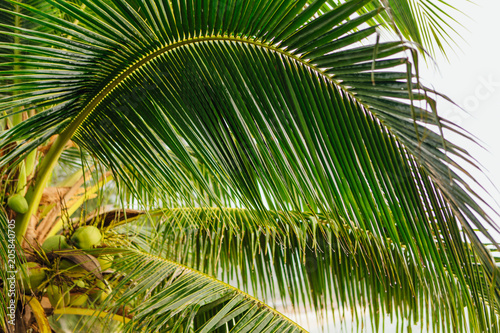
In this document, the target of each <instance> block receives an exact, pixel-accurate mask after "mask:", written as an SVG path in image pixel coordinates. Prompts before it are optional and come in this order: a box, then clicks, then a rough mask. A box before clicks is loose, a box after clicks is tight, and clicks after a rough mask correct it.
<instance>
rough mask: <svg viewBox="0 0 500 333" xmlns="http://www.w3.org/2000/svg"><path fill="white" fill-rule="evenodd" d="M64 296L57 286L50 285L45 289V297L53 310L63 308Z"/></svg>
mask: <svg viewBox="0 0 500 333" xmlns="http://www.w3.org/2000/svg"><path fill="white" fill-rule="evenodd" d="M63 296H64V294H63V291H62V289H61V288H60V287H59V286H56V285H54V284H51V285H49V286H48V287H47V297H48V298H49V301H50V304H51V305H52V307H53V308H54V309H59V308H63V307H64V297H63Z"/></svg>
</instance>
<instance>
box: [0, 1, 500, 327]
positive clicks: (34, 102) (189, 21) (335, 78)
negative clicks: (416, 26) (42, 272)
mask: <svg viewBox="0 0 500 333" xmlns="http://www.w3.org/2000/svg"><path fill="white" fill-rule="evenodd" d="M306 2H307V1H270V0H269V1H258V2H239V1H210V2H209V1H201V0H196V1H187V2H185V1H180V2H177V1H173V2H171V3H168V4H167V3H165V2H163V1H159V0H153V1H149V2H144V3H143V2H140V3H139V2H136V1H125V0H113V1H107V2H101V1H94V0H82V1H81V3H82V4H83V5H85V8H83V7H81V6H77V5H75V4H72V3H70V2H66V1H63V0H48V1H47V3H48V4H50V5H51V6H54V7H55V8H57V9H58V10H59V11H61V12H62V13H64V14H65V15H66V16H67V17H66V18H63V19H61V18H59V17H53V16H50V15H47V14H46V13H45V12H43V11H42V10H39V9H37V8H35V7H33V6H30V5H26V4H23V3H18V4H17V5H18V6H20V7H21V8H23V9H24V10H27V11H28V12H29V13H30V14H29V15H25V14H18V15H17V16H18V17H21V18H23V19H24V20H28V21H32V22H34V23H36V24H37V25H39V26H43V27H46V28H47V29H52V30H53V32H46V30H43V31H41V30H38V29H37V30H31V29H23V30H20V29H19V27H17V28H16V27H9V25H8V24H5V25H2V27H3V28H4V29H5V32H4V35H6V36H11V37H16V38H21V39H23V40H27V41H29V44H22V43H11V42H3V43H2V44H0V46H1V47H2V48H3V49H4V50H12V51H15V50H17V51H20V52H18V53H14V55H12V53H8V54H7V53H6V54H4V57H8V58H15V62H14V64H18V65H19V68H18V69H16V68H13V69H12V70H5V71H3V72H2V76H0V80H1V81H2V82H5V84H3V85H2V86H1V88H0V93H1V94H4V95H5V97H2V98H1V99H0V112H5V113H6V114H7V115H12V114H13V113H14V112H17V111H16V108H19V107H23V108H24V110H33V109H36V110H37V111H38V113H37V114H36V115H35V116H33V117H31V118H29V119H28V120H27V121H24V122H22V123H21V124H19V125H18V126H16V127H14V128H12V129H11V130H9V131H6V132H4V133H2V134H1V136H0V142H1V144H2V145H6V144H9V143H13V142H15V141H17V142H21V144H20V145H18V146H17V147H16V149H14V150H12V152H10V153H9V154H7V155H6V156H3V157H2V160H1V161H0V167H2V166H7V165H10V166H14V165H15V164H16V163H18V162H19V161H20V159H21V158H23V157H24V156H26V154H27V153H29V152H30V151H31V150H33V149H35V148H36V147H37V146H39V145H40V144H41V143H42V142H44V141H46V140H47V139H48V138H49V137H50V136H52V135H54V134H59V138H58V140H57V141H56V142H55V144H54V145H53V147H52V149H51V150H50V151H49V153H48V154H47V155H46V157H45V158H44V162H43V163H42V164H41V165H40V168H39V177H38V178H37V181H36V186H35V187H33V188H31V189H30V192H29V193H28V195H27V197H28V199H29V200H30V203H31V206H30V211H29V212H28V213H27V214H26V215H25V216H24V217H23V219H22V220H21V223H20V224H19V225H20V227H19V228H20V230H18V234H20V235H22V234H23V232H24V231H23V228H25V227H26V226H27V221H29V218H30V216H31V214H33V213H34V212H35V210H36V209H37V206H38V202H37V200H39V197H40V196H41V191H42V190H43V187H44V186H45V183H46V182H47V181H48V179H49V176H50V171H51V169H52V168H53V166H54V165H55V163H56V161H57V158H58V157H59V156H60V154H61V151H62V149H63V147H64V144H65V143H66V142H67V140H69V139H70V138H72V139H73V140H74V141H76V142H77V143H78V144H79V145H80V146H81V147H83V148H85V149H86V150H87V151H89V152H91V153H92V154H93V155H95V156H96V157H97V158H99V159H100V160H101V161H102V162H103V163H105V164H106V165H108V166H109V167H110V168H111V169H112V170H113V171H114V172H115V174H116V175H117V176H118V177H120V179H121V181H123V182H124V183H125V184H127V185H128V187H129V188H130V189H131V190H132V191H133V190H134V185H135V184H137V183H139V184H141V188H144V189H152V190H151V191H150V194H151V195H153V196H156V197H157V198H158V200H160V201H164V202H176V203H177V204H176V205H177V206H215V207H223V206H224V205H223V202H222V200H221V199H220V198H221V197H222V198H230V201H231V202H232V203H233V204H234V205H236V206H239V207H244V208H247V209H248V210H249V211H250V212H252V215H253V216H254V217H256V218H261V215H263V216H267V219H266V221H269V220H270V216H269V208H271V209H272V210H275V211H281V212H284V214H283V216H282V218H283V219H285V221H286V224H287V225H289V228H290V230H300V229H301V228H305V229H306V232H302V233H299V232H295V235H296V236H297V237H298V239H299V243H300V242H302V243H304V242H305V241H306V236H307V235H308V234H312V235H315V234H314V232H313V231H312V230H311V229H310V226H308V225H305V224H300V223H299V222H298V220H297V219H296V218H293V216H292V214H290V213H289V212H290V211H297V212H306V211H307V212H310V214H311V215H312V216H316V217H321V219H324V220H325V221H327V223H328V224H329V225H331V226H332V227H331V229H332V230H333V234H334V236H335V237H336V238H339V239H342V240H343V241H344V242H345V243H346V244H347V246H348V247H347V248H348V249H350V250H352V247H353V246H354V245H355V243H356V242H358V241H359V242H361V243H364V242H362V239H363V237H364V235H365V234H366V233H369V234H372V235H374V236H375V237H376V239H378V240H379V241H380V247H381V248H382V249H388V248H391V246H392V245H391V244H395V245H394V246H395V249H394V251H395V253H394V256H396V257H399V259H398V260H400V261H404V260H406V259H409V260H410V262H411V265H412V267H415V275H416V277H413V276H411V275H410V274H408V272H407V275H408V277H409V278H416V279H421V280H423V281H428V280H429V279H430V281H432V282H431V285H432V288H434V289H431V290H433V291H434V292H436V293H438V294H439V295H443V297H449V298H447V301H448V302H449V305H450V307H449V308H458V309H462V308H463V307H464V306H466V307H467V310H468V311H469V312H470V313H472V314H473V315H470V316H469V324H470V325H471V327H474V328H477V329H482V330H485V329H488V328H489V327H491V325H492V323H493V322H495V320H496V319H495V317H494V316H489V315H487V314H485V312H484V307H487V308H490V307H491V308H495V307H497V306H498V302H499V298H498V291H499V287H498V283H500V275H499V274H498V273H499V272H498V267H497V266H496V265H495V264H494V262H493V260H492V257H491V255H490V253H489V251H488V250H487V249H486V248H485V247H484V246H483V244H482V243H481V241H480V239H479V236H478V234H476V232H475V231H474V230H475V229H479V230H480V233H481V234H482V235H484V236H486V237H487V238H488V239H489V240H491V242H492V243H494V245H495V246H497V247H498V244H497V243H496V242H495V240H494V239H493V238H492V236H491V235H490V233H489V232H488V230H487V229H486V226H488V227H490V228H493V229H495V230H498V227H497V226H496V225H495V224H494V222H493V221H492V220H491V218H489V217H488V216H487V214H486V213H485V212H484V211H483V210H482V209H481V207H480V205H479V204H478V202H479V201H480V200H481V198H478V197H477V196H476V195H475V194H474V192H473V191H472V190H471V189H470V187H469V186H468V185H467V183H466V181H465V180H464V178H467V174H466V173H465V171H464V169H463V168H462V167H461V166H460V163H459V161H466V162H468V161H469V160H470V157H469V156H468V154H467V152H465V151H464V150H463V149H461V148H460V147H458V146H456V145H454V144H453V143H451V142H448V141H447V140H446V139H445V138H444V137H443V135H442V133H443V130H445V129H447V130H452V131H455V132H458V133H460V132H461V131H460V129H457V128H456V127H455V126H454V125H452V124H449V123H448V122H445V121H442V119H440V118H439V117H438V116H437V113H436V109H435V102H434V101H433V100H432V99H431V98H429V97H428V94H429V93H430V91H429V90H428V89H426V88H425V87H423V86H421V85H420V83H419V81H418V78H417V77H416V74H417V73H416V69H417V68H418V62H417V59H416V54H415V53H416V52H415V50H413V49H412V48H411V47H410V46H408V45H406V44H405V43H404V42H389V43H377V44H375V45H368V46H366V45H365V46H360V43H359V42H361V41H362V40H364V39H365V38H366V37H368V36H370V35H372V34H373V33H374V29H370V28H369V29H365V30H359V27H360V26H362V25H363V23H365V22H367V21H369V20H370V19H373V18H378V17H379V16H377V15H379V14H378V12H377V11H376V12H369V13H368V14H366V15H364V16H362V17H357V16H353V14H354V13H356V12H359V11H363V10H366V9H367V8H369V7H366V5H368V4H369V3H370V1H368V0H366V1H365V0H356V1H347V2H345V3H344V4H342V5H341V6H338V7H336V8H335V9H334V10H331V11H328V12H324V13H323V14H322V15H316V14H317V12H318V11H319V10H320V8H324V7H323V6H324V4H325V3H326V1H321V0H320V1H315V2H314V3H312V4H311V5H309V6H305V4H306ZM13 3H15V2H13ZM2 11H3V12H4V13H9V14H12V15H14V14H15V13H12V12H10V11H6V10H2ZM39 17H41V18H39ZM354 17H356V18H354ZM351 18H353V19H351ZM75 22H78V23H75ZM410 56H411V57H412V58H413V59H414V60H413V63H412V62H410V60H409V57H410ZM11 82H14V83H11ZM214 182H215V183H217V186H213V183H214ZM135 194H136V195H137V196H139V195H140V193H139V191H135ZM253 212H256V213H253ZM356 228H357V229H359V230H362V231H363V232H361V233H359V234H354V235H350V234H349V230H355V229H356ZM353 236H354V240H352V239H351V238H352V237H353ZM353 242H354V243H353ZM365 242H366V240H365ZM403 246H404V247H405V248H407V251H408V252H409V253H411V256H410V257H409V258H407V257H405V255H404V251H403ZM378 251H380V249H377V248H375V249H374V250H373V251H372V252H371V253H369V254H368V255H367V258H369V259H370V260H375V261H376V259H375V258H377V257H378V256H379V255H380V253H379V252H378ZM471 252H472V254H471ZM477 263H480V264H481V269H478V268H477V267H478V265H477ZM387 265H389V267H391V265H392V266H394V265H395V264H394V262H388V263H387ZM449 272H453V274H455V276H454V277H453V278H450V276H449V275H448V273H449ZM429 274H430V275H429ZM485 286H486V287H487V288H485ZM468 288H471V290H473V292H471V293H469V292H467V290H468ZM456 295H461V296H462V297H458V298H457V297H456ZM463 320H464V315H463V311H462V310H458V311H456V312H455V313H453V315H452V319H451V324H450V326H448V327H451V328H450V329H458V328H459V327H461V326H462V323H463Z"/></svg>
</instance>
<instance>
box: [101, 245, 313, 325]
mask: <svg viewBox="0 0 500 333" xmlns="http://www.w3.org/2000/svg"><path fill="white" fill-rule="evenodd" d="M122 256H123V257H122V258H121V259H120V258H117V259H115V263H114V268H116V270H117V271H119V272H120V273H122V274H123V275H122V276H120V279H119V280H117V281H111V283H112V284H113V287H114V292H112V293H111V294H110V295H109V296H108V301H109V300H111V299H113V298H114V304H116V305H115V306H116V308H117V309H119V308H120V307H123V306H124V305H127V304H130V303H131V302H134V301H135V302H137V304H138V305H137V306H136V307H134V309H133V310H132V311H131V312H130V314H129V315H130V316H131V317H132V318H131V320H130V321H129V322H128V323H127V324H126V325H125V328H124V330H125V332H140V331H142V330H144V331H146V332H167V331H168V332H189V331H196V332H240V331H247V330H249V329H256V330H257V331H259V332H276V331H278V332H305V330H303V329H302V328H301V327H300V326H298V325H297V324H295V323H293V322H292V321H291V320H289V319H288V318H286V317H285V316H283V315H282V314H280V313H278V312H277V311H276V310H274V309H272V308H270V307H268V306H267V305H265V304H264V303H262V302H260V301H258V300H256V299H255V298H253V297H251V296H249V295H247V294H245V293H243V292H241V291H239V290H238V289H236V288H233V287H231V286H229V285H227V284H225V283H222V282H221V281H218V280H216V279H215V278H213V277H210V276H207V275H205V274H203V273H201V272H198V271H195V270H193V269H190V268H188V267H186V266H183V265H180V264H178V263H175V262H173V261H170V260H167V259H163V258H160V257H158V256H153V255H150V254H148V253H145V252H143V251H140V250H127V251H125V252H122ZM115 282H116V283H115ZM120 291H121V292H120ZM104 306H106V304H104Z"/></svg>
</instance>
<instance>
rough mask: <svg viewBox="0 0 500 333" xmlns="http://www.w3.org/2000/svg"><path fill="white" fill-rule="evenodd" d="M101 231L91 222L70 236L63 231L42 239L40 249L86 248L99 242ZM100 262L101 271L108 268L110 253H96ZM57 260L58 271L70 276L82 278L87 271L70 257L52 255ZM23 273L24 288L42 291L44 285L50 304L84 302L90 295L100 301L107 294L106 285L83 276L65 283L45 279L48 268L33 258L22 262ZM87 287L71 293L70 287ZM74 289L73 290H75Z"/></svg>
mask: <svg viewBox="0 0 500 333" xmlns="http://www.w3.org/2000/svg"><path fill="white" fill-rule="evenodd" d="M101 240H102V234H101V232H100V231H99V229H98V228H96V227H94V226H84V227H80V228H78V229H77V230H76V231H75V232H74V233H73V235H72V236H71V238H70V239H69V240H68V239H67V238H66V237H65V236H63V235H56V236H51V237H49V238H47V239H46V240H45V242H43V244H42V246H41V249H42V250H43V252H45V253H50V252H53V251H59V250H71V249H73V246H71V245H70V244H72V245H74V247H76V248H78V249H81V250H90V249H92V248H93V247H95V246H98V245H100V244H101ZM96 259H97V260H98V262H99V264H100V266H101V271H106V270H108V269H110V267H111V265H112V263H113V256H111V255H100V256H98V257H97V258H96ZM56 262H57V263H58V271H61V272H62V273H63V274H64V275H66V276H69V277H70V278H72V279H73V278H74V279H76V278H83V277H84V276H86V275H88V273H89V272H88V271H87V270H86V269H84V268H83V267H81V266H80V265H78V264H76V263H74V262H73V261H71V260H69V259H65V258H60V259H56ZM25 270H26V272H27V276H26V277H23V278H22V285H23V286H24V289H25V290H26V291H29V290H31V291H33V292H35V293H42V292H43V291H44V287H45V285H46V287H45V293H46V296H47V297H48V299H49V301H50V303H51V305H52V306H53V307H54V308H61V307H64V306H84V305H85V304H87V301H88V299H89V296H90V298H91V299H92V300H93V301H95V302H98V303H100V302H102V301H103V300H104V299H105V298H106V297H107V296H108V294H109V291H110V290H109V288H108V287H107V286H106V284H105V283H104V282H102V281H100V280H97V281H96V282H95V283H90V284H89V283H87V282H85V281H84V279H79V280H77V281H76V282H74V285H73V286H71V287H70V286H68V285H67V284H66V283H62V284H60V285H57V284H55V283H51V282H52V281H48V285H47V283H45V282H46V281H47V280H48V279H47V278H48V274H47V272H48V270H49V269H48V268H46V267H42V266H40V265H39V264H38V263H36V262H27V263H25ZM76 287H78V289H85V290H88V293H71V294H70V290H71V291H73V289H74V288H76ZM78 289H77V290H78Z"/></svg>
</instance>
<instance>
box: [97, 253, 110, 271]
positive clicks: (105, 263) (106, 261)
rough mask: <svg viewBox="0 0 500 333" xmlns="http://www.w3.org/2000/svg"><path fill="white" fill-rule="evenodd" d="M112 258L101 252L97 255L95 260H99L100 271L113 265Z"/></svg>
mask: <svg viewBox="0 0 500 333" xmlns="http://www.w3.org/2000/svg"><path fill="white" fill-rule="evenodd" d="M113 259H114V257H113V256H112V255H109V254H103V255H101V256H99V257H97V261H99V264H100V265H101V271H106V270H108V269H110V268H111V265H113Z"/></svg>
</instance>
